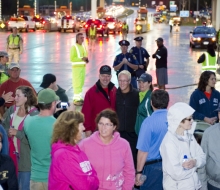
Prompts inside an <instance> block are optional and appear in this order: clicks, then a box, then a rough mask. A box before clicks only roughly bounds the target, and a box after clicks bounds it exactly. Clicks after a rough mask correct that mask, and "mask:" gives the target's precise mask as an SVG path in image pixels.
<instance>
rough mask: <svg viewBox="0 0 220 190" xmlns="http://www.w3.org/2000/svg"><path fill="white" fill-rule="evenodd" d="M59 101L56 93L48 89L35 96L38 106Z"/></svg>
mask: <svg viewBox="0 0 220 190" xmlns="http://www.w3.org/2000/svg"><path fill="white" fill-rule="evenodd" d="M59 99H60V98H59V96H57V95H56V93H55V92H54V91H53V90H52V89H50V88H46V89H43V90H41V91H40V92H39V93H38V96H37V100H38V103H39V104H49V103H51V102H54V101H57V100H59Z"/></svg>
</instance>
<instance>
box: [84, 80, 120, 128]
mask: <svg viewBox="0 0 220 190" xmlns="http://www.w3.org/2000/svg"><path fill="white" fill-rule="evenodd" d="M116 90H117V89H116V88H115V85H114V84H113V83H112V82H110V83H109V85H108V92H109V95H107V93H106V91H105V90H104V89H103V88H102V87H101V85H100V83H99V81H98V82H96V84H95V85H94V86H93V87H91V88H90V89H89V90H88V91H87V92H86V95H85V99H84V103H83V107H82V113H83V114H84V116H85V122H84V126H85V128H86V131H92V132H94V131H95V129H96V124H95V118H96V116H97V115H98V114H99V113H100V112H101V111H102V110H104V109H107V108H111V109H113V110H114V111H115V104H116Z"/></svg>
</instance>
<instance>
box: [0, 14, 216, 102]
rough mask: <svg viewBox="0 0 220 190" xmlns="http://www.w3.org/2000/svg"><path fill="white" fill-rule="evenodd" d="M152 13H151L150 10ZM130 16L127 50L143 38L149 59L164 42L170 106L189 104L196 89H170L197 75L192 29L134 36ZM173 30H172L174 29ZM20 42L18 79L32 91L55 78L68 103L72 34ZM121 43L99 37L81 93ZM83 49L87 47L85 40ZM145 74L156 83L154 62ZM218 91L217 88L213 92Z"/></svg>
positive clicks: (1, 46) (158, 27)
mask: <svg viewBox="0 0 220 190" xmlns="http://www.w3.org/2000/svg"><path fill="white" fill-rule="evenodd" d="M152 11H153V10H152ZM136 17H137V13H136V10H135V12H134V14H132V15H131V16H129V17H127V22H128V24H129V28H130V32H129V34H128V41H129V42H130V43H131V45H130V48H131V47H132V46H134V45H135V43H134V41H133V39H134V38H135V37H136V36H143V37H144V41H143V47H145V48H146V49H147V51H148V52H149V54H150V55H152V54H153V53H154V52H155V51H156V49H157V46H156V42H155V40H156V39H157V38H158V37H162V38H163V39H164V45H165V46H166V47H167V49H168V82H169V84H168V85H167V87H168V90H167V91H168V92H169V94H170V105H172V104H173V103H175V102H179V101H181V102H186V103H188V102H189V97H190V95H191V93H192V92H193V91H194V89H195V88H196V86H195V85H194V86H188V87H184V88H177V89H172V88H175V87H179V86H183V85H190V84H195V83H197V82H198V80H199V76H200V74H201V65H199V64H197V59H198V57H199V56H200V55H201V54H202V53H203V52H204V51H205V49H195V50H194V49H193V50H192V49H191V48H190V47H189V32H190V31H191V30H192V29H193V27H192V26H181V27H180V30H179V31H178V32H176V31H175V30H174V31H173V32H172V33H169V25H166V24H154V25H153V30H151V31H149V32H148V33H144V34H141V35H140V34H139V35H136V34H135V33H134V24H133V23H134V19H135V18H136ZM174 29H175V28H174ZM9 34H10V32H6V33H0V50H5V48H6V38H7V36H8V35H9ZM21 36H22V38H23V40H24V52H23V54H22V55H21V60H20V65H21V70H22V71H21V77H22V78H25V79H27V80H29V81H30V82H31V84H32V85H33V86H34V88H35V89H36V90H38V89H39V85H40V83H41V81H42V77H43V75H44V74H46V73H53V74H55V75H56V76H57V84H59V85H60V86H61V87H62V88H64V89H66V90H67V95H68V97H69V99H70V100H72V97H73V90H72V76H71V62H70V58H69V57H70V48H71V46H72V45H73V44H74V43H75V40H76V39H75V36H76V33H59V32H51V33H46V32H44V31H37V32H29V33H21ZM121 39H122V36H121V34H119V35H118V34H116V35H113V34H111V35H110V36H109V37H101V36H100V37H99V38H98V40H97V42H96V46H95V50H92V51H89V63H88V65H87V67H86V80H85V87H84V94H85V92H86V91H87V90H88V89H89V88H90V87H91V86H93V85H94V83H95V82H96V81H97V80H98V74H99V68H100V67H101V65H104V64H107V65H109V66H112V65H113V61H114V59H115V56H116V55H117V54H119V53H120V46H119V45H118V42H119V41H120V40H121ZM85 45H86V46H88V41H87V39H86V40H85ZM148 72H149V73H150V74H151V75H152V76H153V83H156V77H155V60H154V59H152V58H151V59H150V65H149V70H148ZM112 82H113V83H115V84H116V86H118V82H117V78H116V74H115V72H114V71H113V74H112ZM217 89H218V88H217Z"/></svg>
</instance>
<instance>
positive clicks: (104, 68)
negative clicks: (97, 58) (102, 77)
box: [99, 65, 112, 75]
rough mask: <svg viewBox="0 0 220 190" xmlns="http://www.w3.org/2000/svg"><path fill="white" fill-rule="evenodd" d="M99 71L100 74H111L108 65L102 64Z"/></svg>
mask: <svg viewBox="0 0 220 190" xmlns="http://www.w3.org/2000/svg"><path fill="white" fill-rule="evenodd" d="M99 73H100V74H107V75H111V74H112V70H111V67H109V66H108V65H103V66H101V68H100V69H99Z"/></svg>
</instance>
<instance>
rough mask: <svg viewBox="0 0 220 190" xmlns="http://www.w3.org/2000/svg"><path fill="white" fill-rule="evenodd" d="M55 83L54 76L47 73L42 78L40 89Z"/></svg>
mask: <svg viewBox="0 0 220 190" xmlns="http://www.w3.org/2000/svg"><path fill="white" fill-rule="evenodd" d="M55 81H56V76H55V75H53V74H51V73H48V74H45V75H44V76H43V82H42V83H41V85H40V87H42V88H48V87H49V86H50V84H51V83H54V82H55Z"/></svg>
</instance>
